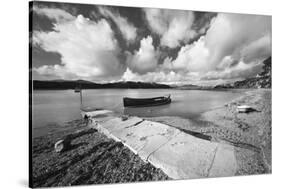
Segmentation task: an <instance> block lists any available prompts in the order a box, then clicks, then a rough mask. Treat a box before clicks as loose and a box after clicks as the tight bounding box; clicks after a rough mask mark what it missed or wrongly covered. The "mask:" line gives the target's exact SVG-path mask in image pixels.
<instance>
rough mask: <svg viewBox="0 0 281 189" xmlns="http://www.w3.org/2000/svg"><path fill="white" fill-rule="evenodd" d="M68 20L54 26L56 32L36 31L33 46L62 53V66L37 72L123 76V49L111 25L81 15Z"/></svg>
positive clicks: (66, 75) (67, 76)
mask: <svg viewBox="0 0 281 189" xmlns="http://www.w3.org/2000/svg"><path fill="white" fill-rule="evenodd" d="M44 10H45V9H44ZM44 14H45V15H46V16H48V17H50V16H51V15H49V14H51V12H50V11H46V10H45V11H44ZM66 18H67V19H66ZM66 18H60V22H57V23H55V24H54V28H53V30H54V31H51V32H43V31H36V32H34V35H33V36H34V37H33V43H34V44H35V45H39V46H40V47H41V48H42V49H44V50H45V51H48V52H56V53H59V54H60V55H61V63H62V64H60V65H48V66H42V67H39V68H35V69H34V71H36V72H38V73H40V74H42V75H44V74H48V75H51V74H53V75H55V76H58V77H61V78H65V79H66V78H69V77H70V76H71V78H73V77H74V78H75V77H76V78H85V79H104V78H110V77H115V76H120V75H122V74H123V72H124V71H125V69H126V68H125V66H124V65H123V64H121V63H120V61H119V58H118V56H119V54H120V49H119V46H118V42H117V40H116V39H115V38H114V32H113V30H112V29H111V27H110V25H109V23H108V22H107V21H106V20H105V19H101V20H99V21H97V22H94V21H91V20H89V19H87V18H84V17H83V16H82V15H79V16H77V17H74V18H73V19H71V20H68V18H69V17H68V16H67V17H66ZM62 20H63V21H62ZM101 34H102V35H101Z"/></svg>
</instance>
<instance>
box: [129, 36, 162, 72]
mask: <svg viewBox="0 0 281 189" xmlns="http://www.w3.org/2000/svg"><path fill="white" fill-rule="evenodd" d="M158 58H159V52H158V50H156V49H155V47H154V46H153V39H152V37H151V36H147V37H146V38H143V39H142V40H141V41H140V48H139V50H138V51H135V52H134V53H133V54H132V53H130V52H127V65H128V67H129V68H130V69H131V70H132V71H133V72H137V73H139V74H145V73H147V72H152V71H154V70H155V69H156V67H157V64H158Z"/></svg>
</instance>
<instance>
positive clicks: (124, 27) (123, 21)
mask: <svg viewBox="0 0 281 189" xmlns="http://www.w3.org/2000/svg"><path fill="white" fill-rule="evenodd" d="M99 12H100V13H101V14H102V15H103V16H105V17H106V18H111V19H112V20H113V21H114V22H115V24H116V25H117V26H118V28H119V30H120V31H121V33H122V35H123V36H124V38H125V39H126V40H127V41H128V42H134V40H135V39H136V37H137V28H136V27H135V26H134V25H133V24H132V23H130V22H129V21H128V19H127V18H124V17H122V16H121V15H120V14H119V13H117V12H114V11H112V10H110V9H109V8H106V7H103V6H100V7H99Z"/></svg>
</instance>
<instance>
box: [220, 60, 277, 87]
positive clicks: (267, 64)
mask: <svg viewBox="0 0 281 189" xmlns="http://www.w3.org/2000/svg"><path fill="white" fill-rule="evenodd" d="M271 80H272V79H271V57H269V58H267V59H266V60H264V61H263V71H262V72H261V73H259V74H258V75H257V76H256V77H252V78H247V79H245V80H242V81H236V82H234V83H232V84H226V85H217V86H215V88H216V89H222V88H271Z"/></svg>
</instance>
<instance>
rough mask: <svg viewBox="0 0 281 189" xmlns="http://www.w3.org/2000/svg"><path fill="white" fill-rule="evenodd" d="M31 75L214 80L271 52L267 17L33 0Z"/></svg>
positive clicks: (245, 71)
mask: <svg viewBox="0 0 281 189" xmlns="http://www.w3.org/2000/svg"><path fill="white" fill-rule="evenodd" d="M30 14H31V16H32V29H31V31H30V32H31V34H32V35H31V40H30V41H31V44H32V66H31V68H30V70H31V72H32V77H33V79H37V80H54V79H64V80H76V79H83V80H88V81H93V82H97V83H105V82H117V81H142V82H158V83H166V84H179V85H180V84H197V85H216V84H222V83H230V82H233V81H236V80H242V79H245V78H249V77H253V76H255V75H257V74H258V73H259V72H260V71H261V70H262V62H263V60H264V59H266V58H268V57H269V56H271V41H272V40H271V39H272V31H271V28H272V26H271V16H265V15H249V14H234V13H214V12H198V11H196V12H195V11H189V10H171V9H157V8H132V7H117V6H103V5H85V4H69V3H53V2H34V3H33V6H31V8H30Z"/></svg>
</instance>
